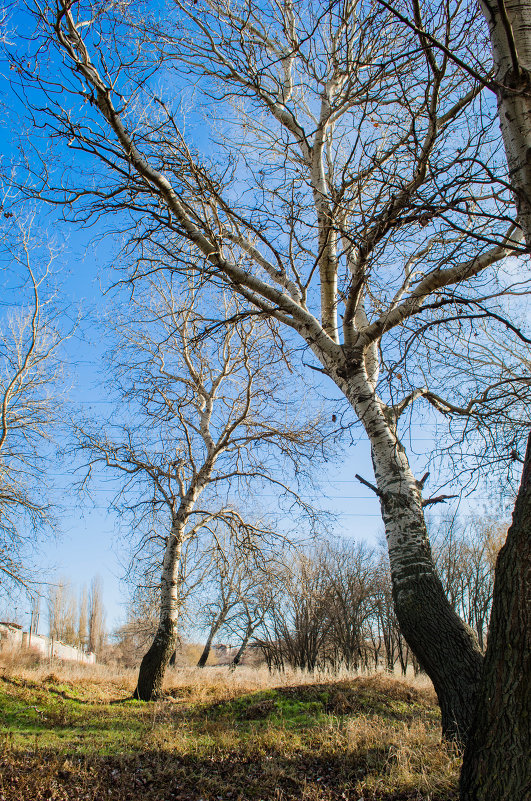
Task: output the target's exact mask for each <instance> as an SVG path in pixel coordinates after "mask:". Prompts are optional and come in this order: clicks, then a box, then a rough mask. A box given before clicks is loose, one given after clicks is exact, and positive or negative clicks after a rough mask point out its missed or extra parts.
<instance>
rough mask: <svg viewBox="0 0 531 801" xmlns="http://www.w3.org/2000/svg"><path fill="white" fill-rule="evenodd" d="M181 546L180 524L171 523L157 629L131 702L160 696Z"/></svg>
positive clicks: (172, 641)
mask: <svg viewBox="0 0 531 801" xmlns="http://www.w3.org/2000/svg"><path fill="white" fill-rule="evenodd" d="M182 545H183V524H182V523H181V521H180V520H178V519H176V520H174V521H173V525H172V530H171V534H170V536H169V537H168V539H167V542H166V549H165V551H164V560H163V565H162V577H161V585H160V616H159V625H158V628H157V632H156V634H155V638H154V640H153V643H152V645H151V647H150V649H149V651H148V652H147V653H146V654H145V656H144V658H143V659H142V663H141V665H140V671H139V674H138V683H137V687H136V690H135V698H139V699H140V700H141V701H150V700H152V699H153V698H156V697H157V696H160V695H161V693H162V683H163V680H164V673H165V671H166V667H167V665H168V662H169V660H170V657H171V655H172V654H173V652H174V651H175V646H176V644H177V623H178V619H179V566H180V561H181V551H182Z"/></svg>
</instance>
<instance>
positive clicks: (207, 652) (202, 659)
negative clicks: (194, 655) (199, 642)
mask: <svg viewBox="0 0 531 801" xmlns="http://www.w3.org/2000/svg"><path fill="white" fill-rule="evenodd" d="M220 626H221V622H218V621H216V622H215V623H214V625H213V626H212V628H211V629H210V633H209V635H208V637H207V641H206V643H205V647H204V648H203V653H202V654H201V656H200V657H199V661H198V663H197V667H200V668H202V667H205V665H206V663H207V659H208V657H209V655H210V649H211V648H212V641H213V639H214V637H215V636H216V634H217V633H218V630H219V628H220Z"/></svg>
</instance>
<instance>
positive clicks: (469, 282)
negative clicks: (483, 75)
mask: <svg viewBox="0 0 531 801" xmlns="http://www.w3.org/2000/svg"><path fill="white" fill-rule="evenodd" d="M172 8H173V9H174V13H173V15H168V17H165V16H164V14H160V15H157V16H158V21H157V23H155V22H153V20H152V18H151V17H150V18H149V21H148V22H146V21H145V19H143V18H142V17H141V16H139V15H137V16H135V18H134V19H133V18H128V19H127V24H126V25H125V26H124V19H123V9H122V8H121V7H120V9H118V7H114V6H112V7H109V8H108V9H106V10H105V11H101V12H98V14H96V15H94V14H93V10H92V8H91V7H89V6H87V7H86V8H85V7H84V6H82V5H79V4H77V3H76V4H75V5H74V4H72V3H71V2H70V0H61V2H59V3H58V4H57V5H52V4H50V5H46V4H44V5H40V6H39V7H38V8H35V9H34V13H35V17H36V20H37V24H38V25H39V32H40V35H41V36H42V37H44V38H43V39H38V41H39V51H38V59H39V68H38V69H37V70H34V69H33V66H32V65H29V66H26V64H25V63H23V62H21V61H20V60H18V61H16V65H15V66H16V69H15V70H14V77H15V78H16V79H17V80H19V78H18V76H20V80H21V81H22V82H23V83H24V84H26V85H33V86H35V83H36V84H37V86H38V88H39V90H40V91H41V92H43V93H44V94H45V95H46V98H47V102H46V107H45V108H43V106H44V104H43V103H41V104H40V107H39V109H35V111H34V113H35V114H37V115H38V117H39V120H40V122H41V124H42V125H43V126H44V127H45V128H46V130H47V131H50V130H51V131H53V133H54V136H56V137H57V136H62V137H63V139H64V140H65V141H67V142H68V144H69V146H70V147H71V148H73V149H76V150H81V151H84V152H85V153H88V154H90V157H91V158H94V159H99V162H100V165H101V171H100V174H99V177H98V181H97V186H92V185H91V183H90V181H88V180H86V179H82V180H81V181H78V179H77V174H76V171H75V170H71V171H70V172H69V173H68V174H67V178H66V179H65V180H66V184H63V185H62V186H61V187H57V186H53V182H52V181H51V179H50V175H49V172H47V173H46V177H47V180H48V187H49V190H50V197H51V198H52V197H53V200H54V202H57V200H58V197H59V195H58V194H57V192H58V191H61V192H62V198H63V200H64V202H66V203H69V202H70V201H71V200H73V199H74V198H75V199H76V203H77V204H78V205H77V208H78V209H79V212H78V215H79V216H78V219H79V218H81V219H87V218H90V217H91V216H92V215H101V214H107V215H108V214H113V215H114V219H115V221H116V226H117V227H120V226H122V227H123V229H124V230H128V231H130V230H131V228H132V227H134V228H135V230H134V233H133V235H132V238H131V240H130V244H131V249H130V252H131V253H133V252H134V254H135V259H136V265H135V272H134V275H135V276H138V275H141V274H143V273H144V272H146V271H152V270H154V269H164V270H169V271H172V272H178V273H182V272H187V273H189V272H190V270H192V271H196V272H197V273H201V275H202V277H203V278H207V279H209V280H211V281H214V282H222V283H224V284H225V285H226V286H227V287H229V288H230V290H231V291H234V292H236V293H238V294H239V295H240V296H241V297H242V298H244V299H245V301H246V302H247V303H248V305H249V308H254V309H256V310H258V311H259V312H260V313H262V314H264V315H268V316H270V317H271V318H274V319H276V320H277V321H279V322H281V323H282V324H283V325H285V326H287V327H288V328H290V329H292V330H293V331H295V332H296V333H297V334H298V335H299V336H300V337H302V339H303V340H304V342H305V343H306V344H307V346H308V348H309V349H310V350H311V352H312V354H313V356H314V357H315V359H316V361H317V364H318V365H319V367H317V369H320V370H321V371H322V372H323V373H324V374H326V375H327V376H328V377H329V378H330V379H331V380H332V381H334V382H335V384H336V385H337V387H338V388H339V389H340V391H341V392H342V393H343V394H344V396H345V398H346V399H347V401H348V403H349V404H350V406H351V408H352V410H353V412H354V415H355V417H356V418H357V419H358V420H359V421H360V422H361V424H362V425H363V427H364V429H365V432H366V434H367V436H368V438H369V440H370V442H371V449H372V459H373V464H374V470H375V485H374V487H373V488H374V491H375V492H376V493H377V495H378V497H379V500H380V503H381V507H382V515H383V519H384V522H385V527H386V536H387V542H388V546H389V554H390V562H391V572H392V579H393V596H394V603H395V607H396V613H397V617H398V620H399V622H400V626H401V629H402V631H403V633H404V635H405V637H406V639H407V641H408V643H409V645H410V646H411V648H412V650H413V651H414V653H415V654H416V656H417V657H418V659H419V660H420V662H421V663H422V665H423V666H424V668H425V669H426V670H427V672H428V673H429V675H430V677H431V678H432V680H433V682H434V686H435V688H436V691H437V694H438V697H439V701H440V704H441V710H442V722H443V729H444V732H445V734H447V735H448V736H459V737H461V738H462V737H464V736H465V732H466V731H467V729H468V726H469V724H470V718H471V714H472V710H473V708H474V699H475V690H476V687H477V682H478V678H479V674H480V670H481V661H482V659H481V653H480V650H479V648H478V646H477V643H476V641H475V637H474V636H473V633H472V632H471V631H470V629H469V628H468V627H467V626H466V625H464V624H463V622H462V621H461V620H460V619H459V617H458V616H457V615H456V613H455V611H454V610H453V609H452V607H451V605H450V604H449V603H448V601H447V599H446V598H445V596H444V592H443V590H442V587H441V584H440V581H439V579H438V577H437V574H436V571H435V568H434V565H433V560H432V558H431V553H430V546H429V542H428V536H427V530H426V524H425V520H424V512H423V509H424V507H425V506H426V505H427V504H432V503H435V502H436V501H441V500H444V497H445V496H444V495H435V496H433V497H431V498H430V497H428V498H426V497H424V496H423V490H424V487H425V483H424V481H423V480H420V481H419V480H418V479H417V477H416V476H415V475H414V474H413V471H412V469H411V467H410V465H409V461H408V458H407V455H406V451H405V447H404V445H403V442H402V437H401V434H402V430H401V427H402V422H403V421H404V420H406V419H407V415H406V414H405V413H406V412H408V411H409V412H411V409H412V408H413V406H414V404H415V403H416V402H418V401H419V400H420V399H424V401H425V402H428V403H429V404H431V406H432V409H433V410H434V412H433V413H434V414H435V413H437V414H439V415H442V416H444V417H447V418H454V417H459V416H462V417H463V418H465V419H468V420H470V419H472V420H473V421H474V422H473V423H472V424H470V425H468V424H465V428H466V430H467V431H470V430H471V429H472V430H473V431H474V432H477V431H478V430H483V429H485V426H486V425H487V424H488V425H489V426H490V427H489V429H488V430H489V431H492V432H494V433H493V438H494V439H496V435H495V431H496V425H497V424H498V423H500V424H501V425H505V424H508V425H512V420H513V419H514V418H515V417H516V418H518V415H519V414H521V415H522V416H523V417H524V418H525V402H526V398H527V394H526V389H527V386H528V384H527V383H526V379H525V377H524V378H523V377H522V372H521V370H520V371H519V370H518V369H516V368H515V367H514V365H513V364H510V357H509V356H508V355H507V354H506V355H505V358H500V359H498V360H496V359H494V360H489V361H488V362H486V361H485V359H484V354H483V351H484V348H485V337H487V338H488V336H489V334H490V340H489V347H491V349H492V348H495V347H496V344H497V343H498V342H499V341H501V339H502V336H501V332H504V336H505V337H513V338H514V341H515V342H516V343H518V342H523V343H524V344H526V346H527V343H528V340H527V338H526V337H525V335H523V334H522V332H521V331H520V330H519V329H518V327H517V326H514V325H513V324H511V323H510V322H509V321H508V320H507V319H506V316H505V314H504V309H503V306H502V305H500V303H499V301H498V299H499V297H500V294H501V293H503V291H504V290H505V289H507V285H508V283H510V282H509V281H508V280H507V279H506V276H504V274H503V270H500V271H499V272H498V273H496V270H495V269H494V267H495V265H497V264H500V263H502V262H503V260H504V259H505V258H506V257H507V255H509V254H512V253H518V252H522V251H521V249H520V248H519V234H518V231H517V229H516V228H515V225H514V221H513V220H512V219H511V210H510V192H509V188H508V186H507V182H506V181H505V180H504V178H503V176H502V175H501V172H500V169H499V165H500V160H499V157H498V153H497V152H496V148H493V147H492V141H493V139H495V134H494V133H493V129H492V124H493V121H492V119H491V117H489V115H488V113H484V114H481V113H480V112H481V111H482V110H483V109H482V105H481V97H480V94H481V90H482V87H483V84H484V82H483V83H481V82H479V83H478V82H477V78H476V74H475V73H473V74H471V72H470V70H468V71H463V70H461V68H459V66H458V65H457V66H456V61H455V58H454V59H453V58H449V57H448V55H447V53H448V52H455V53H459V52H461V50H462V49H463V48H465V49H466V47H467V42H468V38H467V37H468V36H469V35H470V29H471V28H472V29H474V30H477V15H476V16H474V14H471V15H470V19H469V23H470V24H469V25H468V26H466V28H463V31H462V32H456V31H455V29H454V28H453V27H452V24H451V23H452V21H453V17H452V14H453V11H452V9H451V8H449V7H448V6H441V8H438V9H436V10H434V11H433V13H432V14H431V17H430V25H431V26H432V28H433V29H434V30H435V33H436V37H438V38H440V39H441V41H442V42H443V44H444V48H445V49H443V50H441V49H437V48H434V49H432V48H430V47H427V46H424V45H425V41H426V37H425V36H424V37H421V46H420V47H419V45H418V40H417V39H413V40H411V37H410V36H409V32H407V31H406V32H405V33H404V32H403V29H402V28H401V26H398V25H397V24H396V16H395V15H393V14H392V13H391V12H388V11H387V10H385V9H384V8H382V7H380V10H377V9H375V8H373V7H372V6H370V7H365V6H363V5H362V4H361V3H360V4H356V3H354V2H339V0H337V2H333V3H331V4H329V5H328V6H326V8H325V7H322V6H321V5H319V4H316V5H314V6H311V7H309V8H307V7H304V9H299V8H298V7H296V6H295V5H294V4H293V3H292V2H291V1H290V0H285V2H283V3H281V4H272V3H271V4H265V5H264V4H263V3H256V2H246V3H241V4H238V3H236V4H231V5H230V6H227V5H226V4H224V3H221V2H217V0H208V1H207V2H205V3H204V4H202V5H201V6H197V7H196V6H194V5H192V6H189V5H187V4H181V3H179V2H177V3H176V4H175V6H174V7H172ZM417 27H418V25H417ZM124 28H126V29H127V30H126V31H125V30H124ZM176 31H177V32H176ZM133 33H134V34H135V35H133ZM125 37H127V39H125ZM43 42H46V44H48V45H49V47H48V48H45V47H44V44H43ZM109 42H112V45H109V46H108V44H107V43H109ZM46 49H48V53H49V54H52V55H51V56H50V61H48V62H46V60H45V58H44V52H45V50H46ZM154 53H156V57H153V60H151V56H150V54H154ZM56 54H58V56H59V58H57V55H56ZM14 58H15V59H16V56H15V57H14ZM157 69H160V70H161V71H162V72H163V73H164V75H167V74H168V73H169V72H173V73H175V74H176V75H178V76H179V81H181V82H188V85H193V86H194V87H196V86H199V89H200V88H201V86H203V87H204V92H205V95H209V96H210V100H211V101H212V102H213V103H214V104H215V110H216V117H217V118H219V117H223V118H224V127H223V126H222V127H223V130H224V131H226V139H225V143H224V144H222V146H221V149H220V150H219V151H218V152H217V153H216V154H215V155H217V156H218V163H217V164H216V163H215V160H214V158H208V157H207V156H205V157H204V158H203V159H201V158H200V156H199V155H198V154H197V153H196V152H195V150H194V149H193V148H192V145H191V143H190V142H187V141H186V140H185V136H184V134H183V126H180V124H179V123H180V111H179V109H180V106H179V105H178V103H179V101H178V99H177V98H176V97H175V96H173V95H171V92H170V93H169V94H168V96H167V97H166V98H165V99H161V98H160V97H159V94H158V90H156V89H155V88H154V87H155V84H156V80H155V78H154V75H155V74H156V71H157ZM17 70H18V72H17ZM58 70H59V78H58V77H57V71H58ZM58 80H59V81H60V83H61V86H62V88H63V93H62V94H61V96H60V100H59V99H58V98H59V95H58V94H57V92H56V85H57V81H58ZM22 90H24V87H22ZM67 97H68V98H69V100H68V102H67V101H66V98H67ZM26 102H27V103H28V105H29V106H31V105H32V102H31V98H30V97H29V96H28V97H27V98H26ZM207 102H208V99H207ZM52 188H53V194H52V193H51V190H52ZM124 212H126V214H125V216H124ZM190 247H191V248H192V251H193V252H192V258H191V261H189V260H188V259H187V253H188V252H189V248H190ZM198 253H200V254H202V256H203V257H204V262H202V263H201V267H200V269H198V268H197V254H198ZM146 254H147V258H146ZM194 265H195V266H194ZM478 321H480V324H478ZM476 332H478V336H479V339H478V341H477V342H476V339H475V336H474V335H475V334H476ZM493 343H494V344H493ZM456 354H457V355H456ZM508 362H509V363H508ZM466 365H473V367H472V366H470V367H469V368H466V367H465V366H466ZM314 366H315V365H314ZM456 374H457V375H458V377H461V376H463V375H465V376H466V378H465V379H464V380H458V381H457V382H456V381H455V375H456ZM450 376H451V378H450ZM449 386H452V390H451V391H450V392H449V393H448V387H449ZM522 387H524V389H522ZM415 408H416V406H415ZM509 450H510V449H506V451H507V452H506V454H505V456H506V458H508V453H509ZM365 481H366V480H365ZM366 483H368V484H369V486H373V485H372V484H371V482H367V481H366ZM427 607H429V612H428V613H426V608H427Z"/></svg>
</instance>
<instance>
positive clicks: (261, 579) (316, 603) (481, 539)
mask: <svg viewBox="0 0 531 801" xmlns="http://www.w3.org/2000/svg"><path fill="white" fill-rule="evenodd" d="M503 536H504V530H503V527H502V526H499V525H494V524H492V523H486V522H480V521H474V522H472V523H470V524H462V523H459V522H457V521H455V520H453V521H445V522H444V523H440V524H439V526H438V527H437V530H436V531H435V534H434V546H433V551H434V554H433V555H434V559H435V563H436V565H437V569H438V572H439V575H440V577H441V580H442V582H443V585H444V586H445V589H446V591H447V593H448V597H449V599H450V601H451V604H452V607H453V608H454V609H455V611H456V612H458V613H459V614H460V615H461V616H462V618H463V619H464V620H465V621H466V623H467V624H468V625H469V626H470V628H471V629H472V630H473V631H474V633H475V635H476V637H477V640H478V642H479V644H480V647H481V648H482V649H484V648H485V647H486V639H487V625H488V619H489V614H490V607H491V603H492V591H493V580H494V566H495V560H496V555H497V552H498V550H499V548H500V547H501V544H502V542H503ZM217 576H218V585H217V586H216V585H215V584H214V585H213V586H212V595H211V598H210V600H208V601H207V600H206V599H205V598H204V597H202V598H201V601H200V605H201V608H202V610H203V620H204V622H205V623H206V624H207V625H208V624H210V628H209V632H208V636H207V646H208V645H210V643H211V642H212V640H213V635H216V634H217V635H218V637H223V636H225V637H228V638H229V639H230V640H231V641H232V642H236V643H239V644H241V645H243V647H244V648H245V647H246V646H247V644H248V643H249V642H253V643H254V645H255V647H256V646H259V648H260V650H261V652H262V654H263V657H264V659H265V661H266V663H267V665H268V667H269V668H270V669H278V670H284V669H286V668H287V667H291V668H298V669H300V670H310V671H313V670H316V669H328V670H332V671H335V670H338V669H341V668H345V669H347V670H360V669H362V670H369V669H372V668H374V667H384V668H385V669H387V670H390V671H392V670H394V669H395V668H396V667H398V668H399V669H400V670H401V671H402V673H404V674H405V673H406V671H407V668H408V666H410V665H411V666H412V667H413V669H414V670H415V672H418V671H419V669H420V667H421V666H420V665H419V663H418V661H417V660H416V659H415V657H414V655H413V653H412V652H411V649H410V648H409V647H408V645H407V643H406V641H405V639H404V637H403V635H402V633H401V631H400V627H399V625H398V621H397V618H396V615H395V612H394V608H393V599H392V587H391V577H390V573H389V566H388V561H387V557H386V555H385V553H384V552H383V550H381V549H371V548H369V547H368V546H367V545H365V544H363V543H358V544H355V543H354V544H353V543H352V542H349V541H338V542H336V543H327V544H325V545H318V546H316V547H313V548H311V549H304V550H301V551H299V552H297V553H295V552H293V551H290V552H288V553H287V554H284V555H283V557H282V558H281V557H279V558H278V559H277V560H276V561H272V562H270V563H269V564H268V566H267V568H265V567H264V566H256V567H255V569H254V570H253V571H250V572H248V573H247V574H246V575H245V581H244V580H243V579H242V577H241V576H239V577H238V580H237V581H236V580H235V579H234V576H232V577H231V579H232V580H231V582H230V583H229V582H228V581H227V577H226V576H223V574H222V573H220V572H218V574H217ZM222 585H223V586H222ZM213 629H215V631H214V630H213ZM207 656H208V654H207ZM203 657H204V654H203ZM241 657H242V653H241V647H240V649H239V650H238V653H237V659H236V663H238V662H239V661H240V659H241ZM201 661H202V664H204V663H205V662H206V659H204V658H203V659H202V660H201Z"/></svg>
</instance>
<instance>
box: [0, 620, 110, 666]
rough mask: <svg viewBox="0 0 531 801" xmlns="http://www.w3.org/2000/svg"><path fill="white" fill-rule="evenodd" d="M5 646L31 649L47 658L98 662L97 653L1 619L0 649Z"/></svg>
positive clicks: (90, 663) (87, 662)
mask: <svg viewBox="0 0 531 801" xmlns="http://www.w3.org/2000/svg"><path fill="white" fill-rule="evenodd" d="M4 648H6V649H7V648H9V649H16V648H20V649H21V650H22V649H24V650H31V651H34V652H36V653H38V654H40V655H41V656H42V657H44V658H45V659H63V660H64V661H65V662H84V663H86V664H89V665H93V664H94V663H95V662H96V654H93V653H85V651H82V650H81V648H75V647H74V646H73V645H66V643H64V642H61V641H60V640H55V639H53V637H52V638H50V637H45V636H44V634H33V633H30V632H28V631H23V630H22V626H20V625H19V624H18V623H4V622H1V621H0V651H2V650H3V649H4Z"/></svg>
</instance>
